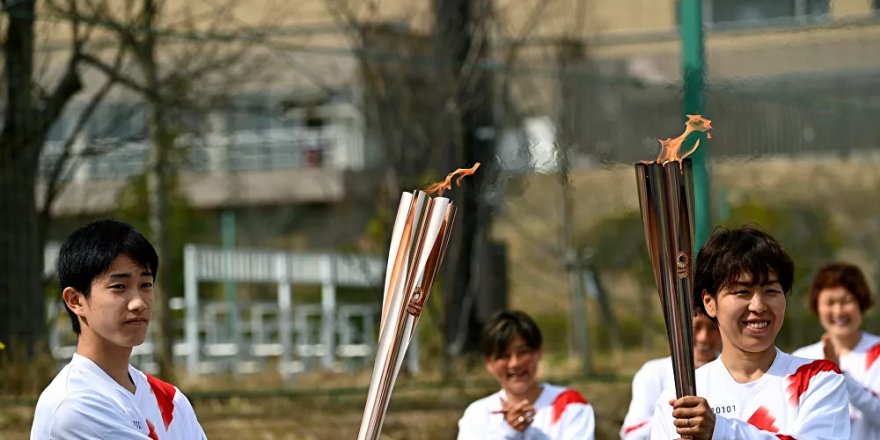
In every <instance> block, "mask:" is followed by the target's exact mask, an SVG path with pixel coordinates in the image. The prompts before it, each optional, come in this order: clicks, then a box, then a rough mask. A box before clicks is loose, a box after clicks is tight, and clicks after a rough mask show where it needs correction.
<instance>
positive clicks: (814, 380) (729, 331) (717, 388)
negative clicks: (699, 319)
mask: <svg viewBox="0 0 880 440" xmlns="http://www.w3.org/2000/svg"><path fill="white" fill-rule="evenodd" d="M695 267H696V270H695V276H694V287H695V288H694V292H695V298H694V299H695V302H696V304H695V306H696V308H697V310H699V311H701V313H703V314H705V315H707V316H708V317H709V318H711V319H713V320H715V321H716V322H718V328H719V329H720V330H721V341H722V348H721V355H720V356H719V358H718V359H717V360H715V361H712V362H710V363H708V364H706V365H704V366H702V367H700V368H699V369H698V370H697V371H696V374H695V379H696V394H697V395H696V396H688V395H686V396H683V397H681V398H679V399H675V390H674V389H671V388H667V389H666V390H665V391H664V392H663V393H662V394H661V396H660V399H659V400H658V401H657V404H656V406H655V410H654V418H653V420H652V422H651V438H652V439H677V438H680V437H683V438H690V439H694V440H706V439H716V440H720V439H725V440H726V439H731V440H738V439H743V440H744V439H768V440H769V439H774V440H778V439H780V438H783V439H795V438H796V439H798V440H808V439H814V440H815V439H829V440H830V439H848V438H850V423H849V412H848V410H847V393H846V387H845V385H844V377H843V374H841V372H840V369H839V368H838V367H837V365H835V364H834V363H832V362H830V361H827V360H812V361H811V360H808V359H803V358H799V357H794V356H791V355H788V354H786V353H783V352H782V351H780V350H779V349H778V348H776V335H777V334H778V333H779V330H780V329H781V328H782V321H783V317H784V316H785V306H786V299H787V298H786V294H787V293H788V292H789V291H790V289H791V284H792V278H793V274H794V264H793V263H792V260H791V257H789V255H788V253H786V252H785V250H784V249H783V248H782V245H780V244H779V242H777V241H776V240H775V239H774V238H773V237H771V236H770V235H768V234H766V233H765V232H762V231H759V230H757V229H753V228H748V227H745V228H739V229H732V230H719V231H716V232H715V233H714V234H713V235H712V236H711V237H710V238H709V240H708V241H707V242H706V244H705V245H703V247H702V249H701V250H700V253H699V255H698V256H697V259H696V266H695Z"/></svg>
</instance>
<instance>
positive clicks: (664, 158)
mask: <svg viewBox="0 0 880 440" xmlns="http://www.w3.org/2000/svg"><path fill="white" fill-rule="evenodd" d="M687 117H688V120H687V122H685V124H684V127H685V128H684V133H682V134H681V136H679V137H677V138H675V139H666V140H663V139H659V141H660V155H659V156H657V160H656V162H657V163H661V164H665V163H669V162H672V161H676V162H678V163H681V161H682V160H684V159H685V158H686V157H688V156H690V155H691V153H693V152H694V151H697V147H699V146H700V140H699V139H698V140H697V141H696V142H695V143H694V147H693V148H691V149H690V151H688V152H687V153H684V154H682V155H679V153H680V151H681V145H682V144H683V143H684V140H685V139H687V137H688V135H690V134H691V133H693V132H695V131H702V132H708V131H709V130H711V129H712V121H710V120H708V119H706V118H704V117H703V116H702V115H687ZM706 137H707V138H712V135H711V134H710V133H706ZM648 163H650V162H648Z"/></svg>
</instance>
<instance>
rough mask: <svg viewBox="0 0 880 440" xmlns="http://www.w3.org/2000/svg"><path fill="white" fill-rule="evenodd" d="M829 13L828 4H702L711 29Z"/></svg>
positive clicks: (744, 0) (812, 0)
mask: <svg viewBox="0 0 880 440" xmlns="http://www.w3.org/2000/svg"><path fill="white" fill-rule="evenodd" d="M873 1H874V3H875V4H878V3H880V0H873ZM677 9H678V6H676V18H677V17H678V10H677ZM830 12H831V1H830V0H703V21H704V22H705V23H706V25H707V26H708V27H710V28H711V27H714V26H715V25H717V26H720V27H724V26H760V25H766V24H780V23H786V22H790V23H808V22H812V21H817V20H824V19H827V18H828V17H829V16H830V15H829V14H830Z"/></svg>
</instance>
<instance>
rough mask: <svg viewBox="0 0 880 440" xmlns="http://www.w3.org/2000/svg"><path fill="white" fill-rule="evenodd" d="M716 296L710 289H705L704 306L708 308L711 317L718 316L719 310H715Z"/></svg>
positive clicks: (707, 312) (707, 311)
mask: <svg viewBox="0 0 880 440" xmlns="http://www.w3.org/2000/svg"><path fill="white" fill-rule="evenodd" d="M715 306H716V304H715V298H714V297H713V296H712V295H710V294H709V291H708V290H705V289H703V308H705V309H706V314H707V315H709V317H710V318H716V319H717V318H718V316H717V315H718V311H717V310H715Z"/></svg>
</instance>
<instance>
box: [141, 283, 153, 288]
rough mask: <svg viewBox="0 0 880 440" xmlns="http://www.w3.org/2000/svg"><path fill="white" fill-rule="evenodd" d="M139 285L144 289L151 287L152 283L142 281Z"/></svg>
mask: <svg viewBox="0 0 880 440" xmlns="http://www.w3.org/2000/svg"><path fill="white" fill-rule="evenodd" d="M141 287H142V288H144V289H152V288H153V283H144V284H141Z"/></svg>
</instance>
